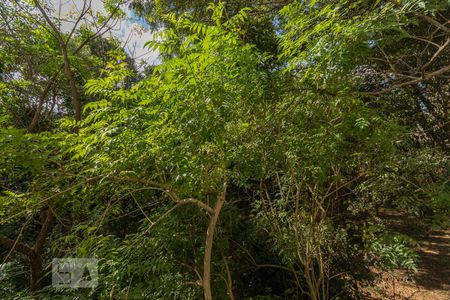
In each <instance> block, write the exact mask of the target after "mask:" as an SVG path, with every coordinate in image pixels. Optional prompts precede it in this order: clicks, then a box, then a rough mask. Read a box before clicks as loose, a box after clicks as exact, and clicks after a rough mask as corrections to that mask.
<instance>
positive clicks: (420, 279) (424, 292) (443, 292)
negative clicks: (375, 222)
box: [371, 211, 450, 300]
mask: <svg viewBox="0 0 450 300" xmlns="http://www.w3.org/2000/svg"><path fill="white" fill-rule="evenodd" d="M383 214H384V216H383V217H385V218H386V220H387V221H388V222H389V227H391V228H392V229H393V230H395V231H398V232H400V233H404V234H408V235H410V236H411V237H413V238H415V239H416V240H417V241H418V242H419V245H420V249H419V262H418V270H417V272H416V273H415V274H413V275H410V274H407V273H406V272H404V271H400V270H396V271H394V272H390V273H379V275H380V279H379V280H378V281H377V282H376V283H375V286H374V287H373V291H372V292H371V294H372V296H373V298H374V299H409V300H449V299H450V230H448V229H447V230H433V231H431V232H426V231H425V230H423V227H421V226H420V224H418V222H417V220H415V219H414V218H411V217H406V216H405V215H403V214H401V213H399V212H396V211H384V212H383Z"/></svg>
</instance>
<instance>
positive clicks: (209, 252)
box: [203, 185, 227, 300]
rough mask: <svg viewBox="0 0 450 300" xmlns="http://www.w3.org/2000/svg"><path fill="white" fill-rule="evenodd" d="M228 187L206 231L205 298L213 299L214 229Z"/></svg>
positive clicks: (219, 199) (219, 198) (218, 201)
mask: <svg viewBox="0 0 450 300" xmlns="http://www.w3.org/2000/svg"><path fill="white" fill-rule="evenodd" d="M226 191H227V187H226V185H225V186H224V190H223V192H222V193H220V195H219V197H217V201H216V205H215V206H214V214H213V215H212V216H211V219H210V221H209V225H208V230H207V231H206V243H205V255H204V257H203V290H204V296H205V300H212V292H211V256H212V247H213V241H214V231H215V229H216V226H217V221H218V220H219V214H220V211H221V210H222V207H223V204H224V203H225V198H226Z"/></svg>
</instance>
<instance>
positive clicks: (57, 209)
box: [0, 1, 450, 299]
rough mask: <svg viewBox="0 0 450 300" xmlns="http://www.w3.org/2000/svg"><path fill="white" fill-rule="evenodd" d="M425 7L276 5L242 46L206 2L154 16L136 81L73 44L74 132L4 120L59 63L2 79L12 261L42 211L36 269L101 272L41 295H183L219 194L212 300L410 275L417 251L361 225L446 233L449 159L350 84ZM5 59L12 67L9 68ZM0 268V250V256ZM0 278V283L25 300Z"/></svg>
mask: <svg viewBox="0 0 450 300" xmlns="http://www.w3.org/2000/svg"><path fill="white" fill-rule="evenodd" d="M413 2H414V3H413ZM165 4H167V3H166V2H164V3H162V2H161V3H160V2H158V3H154V4H151V5H161V7H160V8H161V9H163V8H167V7H166V6H164V5H165ZM241 4H242V3H241ZM436 5H437V4H436V3H434V2H427V3H426V5H425V7H423V5H421V4H420V2H416V1H405V3H404V5H402V6H401V7H400V8H398V7H396V6H393V4H392V3H390V4H389V3H385V2H384V1H374V2H373V3H372V2H370V3H369V2H367V1H352V2H351V3H350V4H349V3H348V1H334V2H333V3H330V1H306V2H305V1H294V2H292V3H291V4H288V5H286V6H284V8H282V9H281V11H280V14H279V16H277V17H272V16H273V12H271V13H267V15H266V17H267V18H268V20H269V21H268V22H269V23H270V24H272V25H273V27H270V28H271V29H270V30H269V31H270V36H268V37H267V39H268V42H267V44H266V41H264V42H262V44H264V45H261V44H257V43H256V42H255V40H254V38H249V37H248V34H250V33H249V32H251V28H254V30H255V32H257V33H258V32H260V31H259V29H258V28H259V27H258V26H260V24H261V23H258V24H255V22H257V21H258V22H259V21H261V20H260V19H259V18H258V17H255V15H254V12H255V10H250V9H242V10H236V11H234V10H233V11H232V13H231V12H230V11H228V10H227V7H228V6H227V5H226V4H223V3H219V4H210V5H209V6H208V8H206V6H205V7H202V9H204V10H207V11H208V12H209V14H210V16H211V17H210V18H208V20H207V21H205V22H203V21H202V20H200V19H198V18H197V15H196V13H197V12H198V11H191V13H188V12H184V13H181V14H179V13H178V11H176V9H174V10H175V11H174V12H172V13H169V14H165V15H162V14H160V13H157V14H158V15H157V17H158V18H159V19H158V20H159V21H161V20H164V24H166V26H165V27H164V28H163V29H161V30H160V31H158V32H156V34H155V37H154V39H153V40H152V41H150V42H148V43H147V46H148V47H149V49H151V50H153V51H158V52H159V53H160V57H161V63H160V64H159V65H158V66H155V67H154V68H152V70H151V72H150V73H151V74H145V75H144V74H137V72H136V70H135V69H134V68H133V67H132V66H130V62H129V58H128V57H127V55H126V53H125V52H124V51H123V50H120V49H116V48H115V47H113V46H114V45H115V44H114V42H113V41H110V42H111V45H110V46H111V48H108V49H109V50H110V51H108V54H106V53H100V54H98V55H99V56H98V57H97V54H96V53H97V52H96V50H95V49H96V48H95V47H96V45H92V48H91V49H90V51H86V52H82V53H80V56H78V55H77V56H73V57H70V60H71V62H72V63H73V64H74V66H76V67H75V68H74V69H76V70H77V72H78V73H79V77H80V78H83V80H80V81H79V82H78V83H77V84H78V85H80V91H82V95H83V96H82V97H83V99H84V100H85V103H84V105H83V112H84V117H83V119H82V120H81V121H80V122H75V121H74V120H73V118H72V117H70V113H64V114H63V116H61V117H57V119H58V122H55V123H53V126H54V127H52V128H54V130H53V131H52V132H45V133H39V134H27V133H25V132H24V131H23V130H21V129H18V128H20V127H23V126H22V125H18V124H16V123H17V122H16V121H17V120H16V119H15V114H16V113H17V114H19V115H21V116H22V117H24V118H25V119H26V118H29V115H28V116H26V115H27V113H26V112H25V111H24V110H23V108H21V107H20V105H18V106H17V107H18V108H17V110H14V109H13V107H15V105H16V104H17V101H16V100H17V99H18V98H20V97H22V94H20V93H19V89H16V88H14V87H13V84H19V85H20V87H21V88H27V89H28V88H30V89H31V90H32V93H31V94H33V95H37V94H39V93H37V91H39V90H40V89H41V88H42V86H41V84H42V83H41V82H40V80H37V79H36V78H40V77H39V76H45V77H48V76H49V75H51V74H53V72H54V70H55V68H57V67H58V66H59V64H58V62H59V61H58V60H51V61H50V60H49V61H48V62H47V63H48V65H47V64H42V66H40V67H39V68H37V69H36V70H37V71H38V73H39V74H41V75H39V76H38V75H36V77H33V76H32V77H31V78H21V80H22V81H21V82H16V81H15V80H3V78H2V79H1V80H0V101H3V102H1V103H6V104H8V107H7V108H6V109H5V108H0V109H2V113H3V112H4V113H5V114H6V116H5V117H2V118H1V120H0V126H2V127H1V128H0V178H1V179H0V193H1V194H0V217H1V220H0V224H1V225H2V227H1V228H0V234H2V235H5V236H7V237H10V238H13V237H16V236H22V235H23V238H22V237H20V239H19V240H20V241H21V242H23V243H24V244H26V245H29V246H31V245H33V242H34V241H35V240H36V238H37V236H38V235H39V232H40V230H41V228H43V226H42V224H43V221H42V219H43V212H44V211H45V210H48V211H50V210H51V211H53V212H54V214H55V218H56V221H55V227H54V228H52V229H51V231H50V232H49V235H48V237H47V239H46V243H45V251H43V252H42V253H41V256H42V259H43V260H44V261H45V262H48V261H50V260H51V258H52V257H96V258H98V259H99V260H100V269H99V272H100V274H101V280H100V285H99V286H98V287H97V288H96V289H93V290H89V291H83V292H79V291H66V290H57V289H52V288H50V287H49V286H46V287H44V288H43V289H42V290H41V291H40V292H39V296H42V298H44V299H46V298H47V299H54V298H58V297H80V298H83V297H84V298H86V299H89V298H91V299H92V298H98V299H106V298H115V299H126V298H129V299H144V298H148V299H198V298H201V297H202V293H203V290H202V287H201V285H200V283H201V281H202V278H201V277H202V276H203V274H202V272H203V270H202V268H203V263H204V262H203V259H204V255H205V252H206V251H205V248H206V246H205V237H206V235H207V233H206V229H207V227H208V224H209V222H210V220H211V210H212V209H213V208H214V207H215V205H216V203H219V202H218V200H217V199H220V198H218V195H220V193H221V192H223V186H224V184H227V186H228V188H227V191H226V192H227V193H226V197H225V204H224V207H223V209H222V211H220V217H219V221H218V224H217V225H216V228H215V230H214V244H213V254H212V261H211V266H212V276H211V283H212V292H213V295H214V298H217V299H225V298H227V297H229V293H230V292H232V293H234V296H235V298H236V299H241V298H242V299H245V298H249V299H269V298H270V299H285V298H304V297H309V298H312V299H328V298H332V297H334V296H336V295H340V294H343V295H347V294H349V295H350V291H349V289H351V288H352V286H357V284H354V283H355V281H357V280H360V279H361V277H360V275H361V274H360V272H361V270H356V269H357V268H356V267H355V265H360V266H363V265H364V264H366V265H367V266H369V265H375V266H377V267H380V268H382V269H387V270H391V269H394V268H405V269H408V270H415V268H416V265H417V254H416V253H415V248H416V247H417V244H416V243H415V242H414V241H413V240H411V239H410V238H408V237H407V236H404V235H401V234H380V232H379V231H380V228H381V227H380V223H381V220H380V219H379V218H378V217H376V215H377V212H378V209H379V208H380V207H384V206H390V207H394V208H395V209H399V210H401V211H404V212H406V213H410V214H415V215H416V216H417V217H420V218H421V219H423V220H424V222H425V221H428V219H427V218H429V217H431V218H432V220H433V221H434V223H435V224H436V225H440V226H442V227H445V226H448V213H449V201H448V200H449V199H450V197H449V194H450V192H449V185H448V172H449V170H450V168H449V164H448V155H446V152H445V149H439V148H437V147H430V146H429V145H425V144H420V142H417V141H416V139H415V138H414V135H413V134H411V132H412V131H413V130H414V128H415V127H416V125H417V124H416V123H413V125H410V124H411V123H408V122H406V121H405V119H404V117H403V116H404V115H405V114H407V112H406V111H402V113H403V114H400V113H398V111H396V110H395V109H390V108H389V103H391V102H389V101H390V100H389V99H387V98H385V97H368V95H367V93H361V89H362V87H363V86H364V84H367V82H364V81H365V80H366V79H365V77H364V76H362V75H361V74H357V73H358V72H360V71H359V70H360V69H361V68H363V67H365V66H366V64H369V62H368V61H369V60H368V56H369V55H372V54H374V53H376V51H378V50H377V47H378V46H379V45H388V44H389V43H390V42H391V41H389V40H387V39H385V36H386V35H389V36H391V37H394V39H396V40H397V41H398V40H401V39H402V38H403V37H401V38H400V37H399V36H401V35H402V34H403V33H404V29H405V28H404V27H406V26H409V25H410V24H412V22H413V20H410V19H408V16H409V14H410V13H412V12H424V13H426V14H429V15H433V12H436V11H437V10H442V9H445V7H444V6H436ZM0 6H1V4H0ZM151 7H152V6H151ZM155 7H156V6H155ZM2 8H3V6H2ZM178 8H179V7H178ZM109 9H112V7H110V8H109ZM155 9H156V8H155ZM257 11H258V12H260V11H261V10H257ZM263 11H264V10H263ZM153 14H155V11H152V12H150V15H153ZM22 17H23V16H22ZM19 19H20V18H19ZM158 20H157V21H158ZM278 27H279V28H278ZM2 28H3V27H2ZM275 28H278V30H275ZM395 30H397V31H400V32H401V33H399V35H396V34H386V33H391V32H394V31H395ZM30 32H32V33H33V34H34V35H33V38H36V39H38V40H41V41H44V42H43V43H42V44H40V45H36V46H33V47H36V48H33V49H29V48H26V47H25V46H24V45H22V46H23V47H24V48H23V49H25V50H27V51H29V53H34V54H35V53H41V52H45V51H47V52H48V53H49V55H51V56H57V55H59V54H56V52H55V50H56V49H57V47H58V46H57V44H55V39H54V37H52V36H51V35H49V34H48V32H46V31H45V30H42V29H39V28H32V30H30ZM87 34H88V30H87V29H86V28H84V29H83V30H81V31H80V33H79V36H78V35H77V36H76V39H75V41H77V42H78V41H79V40H78V38H80V39H81V40H83V39H82V37H85V35H87ZM275 36H276V38H274V37H275ZM7 38H8V39H9V40H11V42H15V43H17V42H18V41H16V40H15V39H12V37H11V35H8V36H7ZM270 43H274V44H275V47H269V46H268V44H270ZM30 45H32V44H31V43H30ZM30 45H27V47H31V46H30ZM74 45H76V43H74V44H73V45H72V46H70V47H73V46H74ZM0 46H1V45H0ZM97 46H98V45H97ZM43 48H46V50H45V49H43ZM47 48H48V49H47ZM1 49H2V50H3V48H1ZM94 50H95V51H94ZM265 50H268V51H265ZM4 52H5V51H0V54H1V57H2V58H3V57H5V60H4V61H5V64H6V65H7V67H8V68H12V65H13V64H14V62H16V61H17V60H18V57H17V56H15V55H16V54H17V53H13V54H14V55H13V54H11V55H7V53H6V54H5V53H4ZM27 53H28V52H27ZM34 54H32V55H34ZM100 58H101V59H100ZM91 62H92V64H93V65H92V67H94V69H95V72H90V71H89V70H90V69H89V68H87V67H86V66H89V64H90V63H91ZM100 66H101V69H100ZM0 67H1V66H0ZM13 70H14V69H13V68H12V69H10V71H11V72H12V71H13ZM0 71H1V70H0ZM56 83H57V87H58V89H61V90H62V91H64V93H65V94H68V93H67V90H68V87H67V86H66V85H65V84H63V83H61V79H58V80H57V82H56ZM369 83H370V82H369ZM81 85H83V88H82V89H81ZM405 94H406V93H405ZM33 97H34V96H33ZM402 97H403V98H402ZM402 97H399V98H398V99H400V100H402V99H404V98H406V97H407V96H406V95H402ZM30 99H32V97H31V98H25V100H26V101H32V100H30ZM33 99H34V98H33ZM396 99H397V98H396ZM67 100H70V98H69V97H68V98H67ZM88 100H89V101H88ZM400 100H399V101H400ZM412 100H414V99H412ZM412 102H416V101H415V100H414V101H412ZM9 104H10V105H9ZM67 107H69V108H70V107H71V106H70V105H67ZM11 124H16V125H15V126H11ZM50 200H51V201H50ZM192 203H194V204H195V203H197V205H199V206H201V205H203V208H202V209H200V208H199V207H197V206H195V205H191V204H192ZM205 206H207V207H209V209H206V210H205V209H204V208H205ZM430 210H431V213H430V212H429V211H430ZM427 211H428V212H427ZM208 234H211V232H208ZM6 255H7V254H6V253H5V251H4V249H3V248H0V259H2V258H3V257H6ZM8 259H10V260H11V262H12V263H11V264H10V263H8V265H1V267H2V268H7V269H8V270H9V271H8V274H12V275H11V276H12V277H13V279H12V280H14V278H19V277H20V276H22V275H20V274H17V272H16V271H14V270H16V269H17V268H16V267H15V266H16V265H17V262H20V261H21V260H20V259H19V258H18V256H17V255H13V256H11V257H8ZM359 269H363V267H360V268H359ZM14 272H16V273H14ZM14 274H15V275H14ZM343 274H346V275H345V277H344V276H343ZM27 275H28V274H27ZM25 277H26V276H25ZM43 278H44V281H43V282H45V279H48V278H46V277H45V275H44V276H43ZM12 280H10V281H8V280H7V279H6V278H3V277H2V278H0V285H1V286H2V288H3V287H5V291H7V292H8V293H11V294H16V295H19V296H17V297H20V296H22V295H23V296H24V297H25V296H27V295H31V293H28V292H24V293H23V294H19V293H20V292H19V291H20V290H22V289H24V286H15V285H14V284H13V282H12ZM353 292H354V291H353ZM5 293H6V292H5ZM0 295H2V294H0ZM2 296H3V295H2ZM11 297H12V296H11Z"/></svg>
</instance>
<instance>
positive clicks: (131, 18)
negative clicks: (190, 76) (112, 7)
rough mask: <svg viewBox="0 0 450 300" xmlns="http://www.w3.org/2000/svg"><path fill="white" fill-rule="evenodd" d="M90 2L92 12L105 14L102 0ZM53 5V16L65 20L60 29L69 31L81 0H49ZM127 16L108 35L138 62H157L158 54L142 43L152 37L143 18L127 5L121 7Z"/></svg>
mask: <svg viewBox="0 0 450 300" xmlns="http://www.w3.org/2000/svg"><path fill="white" fill-rule="evenodd" d="M87 1H90V3H91V8H92V11H93V12H94V13H96V12H100V13H103V14H105V9H104V7H103V1H102V0H87ZM51 3H52V5H53V9H54V11H53V13H54V16H55V17H58V18H61V19H64V20H67V21H64V22H62V24H61V29H62V30H63V31H65V32H69V31H70V30H71V29H72V28H73V23H74V22H73V21H74V20H75V18H76V16H77V12H80V11H81V10H82V8H83V3H84V1H83V0H51ZM123 10H124V11H125V12H126V15H127V17H126V18H125V19H124V20H121V21H119V22H117V24H116V25H115V26H114V28H113V30H111V31H110V33H109V34H110V35H113V36H115V37H117V38H118V39H119V40H120V41H121V43H122V46H123V47H124V49H125V51H126V52H127V53H128V54H129V55H130V56H131V57H133V58H135V60H136V62H137V63H138V64H140V63H144V62H145V63H149V64H154V63H157V62H158V54H157V53H155V52H153V51H149V50H148V49H146V48H145V47H144V44H145V43H146V42H148V41H150V40H152V38H153V33H152V32H151V31H150V30H148V26H146V23H145V20H143V19H140V18H138V17H137V16H136V15H135V14H134V13H133V12H132V11H131V10H129V9H128V8H127V7H123Z"/></svg>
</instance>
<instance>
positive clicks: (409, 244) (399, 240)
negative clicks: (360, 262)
mask: <svg viewBox="0 0 450 300" xmlns="http://www.w3.org/2000/svg"><path fill="white" fill-rule="evenodd" d="M417 246H418V245H417V242H416V241H414V240H413V239H411V238H410V237H408V236H405V235H401V234H384V235H381V236H380V237H378V238H374V239H372V240H371V241H369V245H368V255H369V257H370V259H372V260H374V261H375V266H377V267H379V268H382V269H387V270H392V269H397V268H401V269H407V270H410V271H416V270H417V259H418V254H417V253H416V251H415V248H417Z"/></svg>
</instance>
